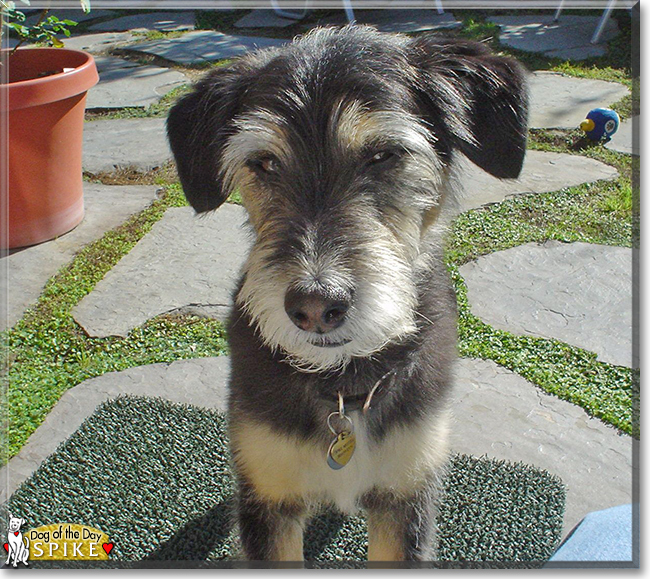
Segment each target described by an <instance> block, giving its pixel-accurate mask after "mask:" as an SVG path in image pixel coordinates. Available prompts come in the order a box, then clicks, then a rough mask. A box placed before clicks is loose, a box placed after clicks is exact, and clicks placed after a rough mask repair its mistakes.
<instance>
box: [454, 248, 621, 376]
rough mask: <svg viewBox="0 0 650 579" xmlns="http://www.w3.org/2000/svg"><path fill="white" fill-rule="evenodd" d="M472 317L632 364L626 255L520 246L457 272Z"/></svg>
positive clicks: (615, 250)
mask: <svg viewBox="0 0 650 579" xmlns="http://www.w3.org/2000/svg"><path fill="white" fill-rule="evenodd" d="M460 274H461V275H462V276H463V278H464V279H465V283H466V285H467V299H468V301H469V303H470V306H471V310H472V313H473V314H474V315H476V316H477V317H479V318H481V319H482V320H483V321H484V322H486V323H487V324H490V325H491V326H493V327H495V328H499V329H502V330H506V331H509V332H512V333H514V334H519V335H531V336H539V337H542V338H556V339H558V340H561V341H563V342H567V343H569V344H572V345H574V346H578V347H580V348H584V349H585V350H589V351H591V352H596V353H597V354H598V358H599V359H600V360H602V361H604V362H608V363H610V364H616V365H619V366H628V367H632V321H633V319H632V281H633V280H632V250H631V249H629V248H625V247H611V246H607V245H595V244H589V243H560V242H559V241H548V242H546V243H544V244H541V245H540V244H537V243H527V244H525V245H521V246H518V247H514V248H512V249H506V250H504V251H498V252H496V253H492V254H489V255H486V256H483V257H480V258H479V259H478V260H476V261H472V262H470V263H467V264H465V265H463V266H461V267H460Z"/></svg>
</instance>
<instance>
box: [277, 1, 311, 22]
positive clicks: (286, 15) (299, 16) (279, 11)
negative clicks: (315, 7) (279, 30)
mask: <svg viewBox="0 0 650 579" xmlns="http://www.w3.org/2000/svg"><path fill="white" fill-rule="evenodd" d="M271 6H272V8H273V11H274V12H275V13H276V14H277V15H278V16H281V17H282V18H290V19H291V20H302V19H303V18H304V17H305V16H306V15H307V12H309V0H305V7H304V8H303V9H302V11H301V12H298V11H295V12H289V11H288V10H283V9H282V8H280V6H279V4H278V2H277V0H271Z"/></svg>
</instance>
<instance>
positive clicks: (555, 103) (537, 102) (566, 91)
mask: <svg viewBox="0 0 650 579" xmlns="http://www.w3.org/2000/svg"><path fill="white" fill-rule="evenodd" d="M529 90H530V108H529V119H528V125H529V127H530V128H534V129H554V128H558V129H577V128H578V126H579V125H580V123H581V122H582V121H583V120H584V119H585V118H586V116H587V113H588V112H589V111H590V110H591V109H595V108H597V107H609V106H610V105H613V104H614V103H616V102H618V101H620V100H621V99H622V98H623V97H625V96H627V95H629V94H630V91H629V89H628V88H627V87H626V86H625V85H622V84H620V83H617V82H606V81H604V80H596V79H588V78H575V77H570V76H565V75H563V74H561V73H557V72H547V71H536V72H535V73H533V74H532V75H531V76H530V77H529Z"/></svg>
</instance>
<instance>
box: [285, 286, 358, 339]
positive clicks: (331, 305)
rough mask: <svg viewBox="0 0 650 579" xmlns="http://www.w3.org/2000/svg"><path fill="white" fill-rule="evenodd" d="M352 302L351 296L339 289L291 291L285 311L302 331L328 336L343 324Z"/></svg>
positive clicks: (286, 299)
mask: <svg viewBox="0 0 650 579" xmlns="http://www.w3.org/2000/svg"><path fill="white" fill-rule="evenodd" d="M351 302H352V299H351V296H350V294H349V293H348V292H346V291H345V290H342V289H338V288H324V289H319V290H316V291H304V290H298V289H290V290H289V291H288V292H287V294H286V295H285V297H284V309H285V310H286V312H287V315H288V316H289V317H290V318H291V321H292V322H293V323H294V324H295V325H296V326H298V327H299V328H300V329H301V330H304V331H305V332H317V333H318V334H326V333H327V332H331V331H332V330H335V329H336V328H338V327H339V326H340V325H341V324H343V322H344V321H345V316H346V314H347V313H348V310H349V309H350V305H351Z"/></svg>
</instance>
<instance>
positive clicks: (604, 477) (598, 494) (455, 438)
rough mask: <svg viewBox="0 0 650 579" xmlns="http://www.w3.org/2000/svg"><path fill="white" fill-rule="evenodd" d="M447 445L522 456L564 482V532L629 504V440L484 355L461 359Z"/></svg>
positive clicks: (472, 451)
mask: <svg viewBox="0 0 650 579" xmlns="http://www.w3.org/2000/svg"><path fill="white" fill-rule="evenodd" d="M452 410H453V412H454V415H455V417H456V420H455V423H454V429H453V433H452V444H451V448H452V450H454V451H456V452H461V453H467V454H471V455H474V456H482V455H485V454H487V455H488V456H490V457H493V458H497V459H504V460H509V461H521V462H523V463H526V464H531V465H534V466H537V467H539V468H544V469H546V470H548V471H550V472H552V473H554V474H556V475H558V476H559V477H560V478H561V479H562V481H563V482H564V484H565V485H566V486H567V502H566V513H565V516H564V534H565V535H566V533H568V532H569V531H570V530H571V529H572V528H573V527H574V526H575V525H576V524H577V523H578V522H579V521H580V519H582V517H583V516H584V515H586V514H587V513H588V512H591V511H594V510H600V509H604V508H607V507H611V506H616V505H619V504H623V503H630V502H632V475H633V470H632V469H633V461H632V452H633V444H638V443H633V439H632V438H631V437H629V436H627V435H623V434H619V433H618V431H617V430H616V429H614V428H612V427H610V426H608V425H606V424H604V423H603V422H601V421H600V420H597V419H595V418H590V417H589V416H588V415H587V414H586V413H585V411H584V410H582V408H580V407H578V406H575V405H574V404H571V403H569V402H566V401H564V400H560V399H559V398H556V397H555V396H552V395H550V394H546V393H545V392H543V391H542V390H540V389H539V388H537V387H535V386H534V385H533V384H531V383H530V382H528V381H526V380H525V379H524V378H522V377H521V376H519V375H517V374H514V373H512V372H510V371H509V370H506V369H505V368H502V367H500V366H498V365H497V364H495V363H494V362H492V361H487V360H468V359H463V360H461V363H460V364H459V368H458V372H457V380H456V394H455V402H454V403H453V406H452Z"/></svg>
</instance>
